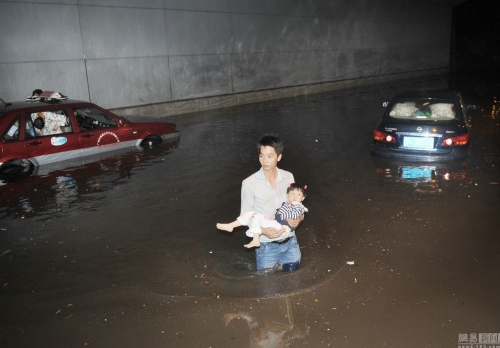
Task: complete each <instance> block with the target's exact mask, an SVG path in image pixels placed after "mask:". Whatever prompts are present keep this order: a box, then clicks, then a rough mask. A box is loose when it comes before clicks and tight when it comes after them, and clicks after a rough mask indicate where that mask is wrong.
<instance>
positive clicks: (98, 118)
mask: <svg viewBox="0 0 500 348" xmlns="http://www.w3.org/2000/svg"><path fill="white" fill-rule="evenodd" d="M72 111H73V114H74V115H75V118H76V120H77V123H78V127H79V128H80V133H79V135H80V144H81V149H82V156H83V157H84V162H85V156H90V155H96V154H100V153H105V152H107V151H112V150H118V149H121V148H125V147H131V144H130V140H131V136H132V133H131V131H130V129H129V128H128V127H123V126H122V123H121V122H120V118H119V117H118V116H116V115H113V114H111V113H107V112H105V111H103V110H101V109H99V108H97V107H93V106H82V107H75V108H73V110H72Z"/></svg>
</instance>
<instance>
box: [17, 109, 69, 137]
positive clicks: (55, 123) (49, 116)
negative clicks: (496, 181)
mask: <svg viewBox="0 0 500 348" xmlns="http://www.w3.org/2000/svg"><path fill="white" fill-rule="evenodd" d="M30 118H31V121H32V123H33V125H34V128H35V129H34V130H35V134H34V135H33V134H31V135H32V136H45V135H54V134H62V133H71V132H73V128H72V127H71V121H70V119H69V116H68V113H67V112H66V110H51V111H45V110H42V111H39V112H34V113H31V114H27V115H26V123H27V124H28V123H29V119H30ZM28 131H29V129H28ZM27 134H30V133H29V132H28V133H27Z"/></svg>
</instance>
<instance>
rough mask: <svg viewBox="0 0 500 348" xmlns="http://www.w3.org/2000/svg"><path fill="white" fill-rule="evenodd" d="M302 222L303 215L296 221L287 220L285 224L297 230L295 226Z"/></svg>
mask: <svg viewBox="0 0 500 348" xmlns="http://www.w3.org/2000/svg"><path fill="white" fill-rule="evenodd" d="M303 220H304V215H301V216H299V218H298V219H295V220H292V219H288V220H286V222H288V224H289V225H290V227H293V228H297V226H298V225H299V224H300V223H301V222H302V221H303Z"/></svg>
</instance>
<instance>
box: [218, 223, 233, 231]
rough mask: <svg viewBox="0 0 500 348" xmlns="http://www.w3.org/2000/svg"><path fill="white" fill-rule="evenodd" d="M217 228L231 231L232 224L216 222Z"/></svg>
mask: <svg viewBox="0 0 500 348" xmlns="http://www.w3.org/2000/svg"><path fill="white" fill-rule="evenodd" d="M217 228H218V229H219V230H223V231H227V232H233V226H232V225H231V224H217Z"/></svg>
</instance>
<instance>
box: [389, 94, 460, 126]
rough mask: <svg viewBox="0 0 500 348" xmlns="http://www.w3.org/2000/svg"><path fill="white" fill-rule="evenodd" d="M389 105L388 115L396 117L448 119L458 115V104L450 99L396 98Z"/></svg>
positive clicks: (455, 117)
mask: <svg viewBox="0 0 500 348" xmlns="http://www.w3.org/2000/svg"><path fill="white" fill-rule="evenodd" d="M389 107H390V111H389V113H388V115H389V117H391V118H397V119H410V120H415V121H418V120H422V121H425V120H433V121H450V120H454V119H457V118H458V117H459V112H458V110H459V109H458V106H457V105H456V103H454V102H453V101H452V100H443V99H410V98H406V99H396V100H395V101H394V102H393V103H392V104H391V105H389Z"/></svg>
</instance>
